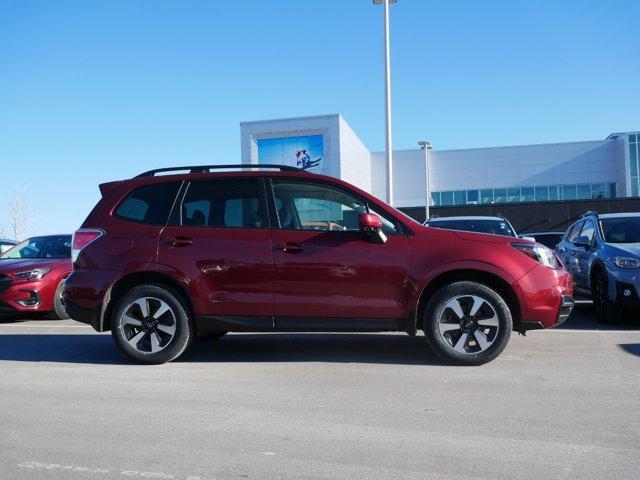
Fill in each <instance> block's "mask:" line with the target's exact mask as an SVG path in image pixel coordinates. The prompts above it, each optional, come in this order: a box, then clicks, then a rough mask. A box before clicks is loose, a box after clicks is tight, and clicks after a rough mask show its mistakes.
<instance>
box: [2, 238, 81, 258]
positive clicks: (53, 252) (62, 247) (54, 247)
mask: <svg viewBox="0 0 640 480" xmlns="http://www.w3.org/2000/svg"><path fill="white" fill-rule="evenodd" d="M0 258H3V259H5V258H13V259H16V258H49V259H58V258H71V236H70V235H56V236H53V237H33V238H29V239H27V240H25V241H23V242H20V243H19V244H18V245H16V246H15V247H14V248H12V249H11V250H9V251H7V252H6V253H4V254H3V255H2V256H0Z"/></svg>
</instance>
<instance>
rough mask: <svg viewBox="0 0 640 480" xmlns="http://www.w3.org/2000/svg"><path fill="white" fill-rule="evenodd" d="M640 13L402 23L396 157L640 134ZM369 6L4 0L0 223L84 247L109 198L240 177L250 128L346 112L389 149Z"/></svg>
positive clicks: (364, 1)
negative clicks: (83, 238)
mask: <svg viewBox="0 0 640 480" xmlns="http://www.w3.org/2000/svg"><path fill="white" fill-rule="evenodd" d="M639 5H640V2H637V1H632V0H629V1H607V2H603V1H600V0H590V1H588V0H587V1H584V0H583V1H571V0H566V1H561V2H558V1H547V0H544V1H536V2H531V1H526V2H525V1H514V0H510V1H490V0H488V1H483V2H477V1H471V0H468V1H443V0H440V1H436V0H433V1H429V0H399V3H398V4H397V5H394V6H392V7H391V8H392V31H391V33H392V68H393V100H394V110H393V116H394V147H395V148H413V147H415V146H416V142H417V141H418V140H420V139H424V138H427V139H429V140H431V141H432V142H433V144H434V147H435V148H437V149H448V148H464V147H474V146H493V145H511V144H527V143H543V142H556V141H572V140H590V139H600V138H604V137H605V136H606V135H607V134H609V133H610V132H614V131H623V130H637V129H640V88H639V86H640V6H639ZM381 15H382V10H381V9H380V7H376V6H374V5H372V2H371V0H348V1H347V0H323V1H316V0H313V1H312V0H308V1H307V0H304V1H302V0H269V1H264V0H260V1H258V0H245V1H240V0H238V1H213V0H211V1H185V0H175V1H159V0H152V1H151V0H149V1H134V0H124V1H115V0H109V1H102V0H100V1H91V0H83V1H62V0H51V1H30V0H13V1H9V0H0V223H2V222H3V221H4V220H5V218H6V203H7V201H8V200H9V198H10V196H11V190H12V189H13V185H14V184H26V185H28V187H29V189H30V207H31V209H32V210H33V211H34V215H35V224H34V228H33V230H32V233H34V234H42V233H58V232H67V231H68V232H71V231H72V230H74V229H75V228H76V227H77V226H78V225H79V224H80V223H81V222H82V220H84V217H85V216H86V214H87V213H88V212H89V210H90V209H91V208H92V207H93V205H94V203H95V201H96V200H97V198H98V188H97V185H98V183H100V182H104V181H108V180H113V179H120V178H126V177H130V176H132V175H134V174H136V173H138V172H141V171H143V170H146V169H149V168H153V167H161V166H167V165H175V164H193V163H213V162H225V163H226V162H238V161H239V157H240V145H239V125H238V124H239V122H240V121H242V120H257V119H267V118H276V117H286V116H298V115H311V114H322V113H342V114H343V115H344V116H345V118H346V119H347V121H348V122H349V123H350V124H351V125H352V126H353V127H354V129H355V130H356V131H357V133H358V134H359V135H360V137H361V138H362V140H363V141H364V142H365V143H366V144H367V145H368V146H369V148H371V149H382V148H383V146H384V136H383V135H384V123H383V106H384V105H383V96H382V94H383V83H382V82H383V76H382V75H383V64H382V60H383V58H382V17H381Z"/></svg>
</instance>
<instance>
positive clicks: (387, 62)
mask: <svg viewBox="0 0 640 480" xmlns="http://www.w3.org/2000/svg"><path fill="white" fill-rule="evenodd" d="M373 3H374V4H376V5H384V73H385V114H386V146H387V202H388V203H389V205H393V152H392V148H393V145H392V143H393V142H392V141H391V55H390V52H389V4H390V3H398V0H373Z"/></svg>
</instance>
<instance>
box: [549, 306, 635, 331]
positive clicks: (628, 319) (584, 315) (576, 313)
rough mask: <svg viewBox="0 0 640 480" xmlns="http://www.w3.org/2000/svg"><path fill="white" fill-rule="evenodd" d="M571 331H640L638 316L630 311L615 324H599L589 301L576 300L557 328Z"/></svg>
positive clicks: (633, 311)
mask: <svg viewBox="0 0 640 480" xmlns="http://www.w3.org/2000/svg"><path fill="white" fill-rule="evenodd" d="M557 328H559V329H571V330H640V315H639V314H638V311H635V310H631V311H628V312H625V315H624V316H623V317H622V318H621V319H620V321H619V322H616V323H610V324H608V323H601V322H599V321H598V320H597V319H596V317H595V314H594V311H593V304H592V303H591V301H589V300H582V299H580V300H578V301H576V305H575V307H574V308H573V312H572V313H571V316H570V317H569V318H568V319H567V321H566V322H565V323H563V324H562V325H560V326H559V327H557Z"/></svg>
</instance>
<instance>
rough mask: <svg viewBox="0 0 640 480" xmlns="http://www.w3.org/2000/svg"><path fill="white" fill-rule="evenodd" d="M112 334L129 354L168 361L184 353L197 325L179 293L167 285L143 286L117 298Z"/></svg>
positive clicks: (138, 358)
mask: <svg viewBox="0 0 640 480" xmlns="http://www.w3.org/2000/svg"><path fill="white" fill-rule="evenodd" d="M111 334H112V335H113V338H114V340H115V342H116V345H117V346H118V348H119V349H120V350H121V351H122V352H123V353H124V354H125V355H126V356H128V357H130V358H132V359H134V360H136V361H138V362H140V363H165V362H170V361H171V360H174V359H175V358H177V357H178V356H180V355H181V354H182V352H184V350H185V349H186V348H187V346H188V345H189V343H190V341H191V339H192V338H193V336H194V328H193V323H192V321H191V318H190V316H189V313H188V309H187V307H186V306H185V304H184V303H183V302H182V301H181V298H180V295H179V294H178V293H177V292H175V291H174V290H173V289H170V288H168V287H165V286H164V285H140V286H137V287H134V288H132V289H131V290H130V291H129V292H127V293H126V294H125V295H123V296H122V298H121V299H120V300H119V301H118V304H117V306H116V308H115V309H114V311H113V315H112V317H111Z"/></svg>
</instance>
